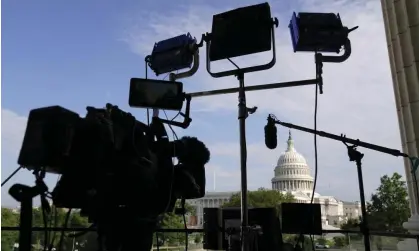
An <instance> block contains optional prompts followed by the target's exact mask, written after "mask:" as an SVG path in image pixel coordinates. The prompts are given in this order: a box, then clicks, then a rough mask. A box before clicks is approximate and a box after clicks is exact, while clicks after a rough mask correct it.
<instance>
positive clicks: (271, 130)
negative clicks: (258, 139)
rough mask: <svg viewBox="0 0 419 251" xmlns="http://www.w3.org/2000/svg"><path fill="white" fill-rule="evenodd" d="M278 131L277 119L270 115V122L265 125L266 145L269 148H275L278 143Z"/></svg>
mask: <svg viewBox="0 0 419 251" xmlns="http://www.w3.org/2000/svg"><path fill="white" fill-rule="evenodd" d="M276 132H277V131H276V126H275V121H274V120H273V119H272V118H271V117H268V123H267V124H266V126H265V145H266V147H267V148H269V149H275V148H276V146H277V144H278V140H277V135H276Z"/></svg>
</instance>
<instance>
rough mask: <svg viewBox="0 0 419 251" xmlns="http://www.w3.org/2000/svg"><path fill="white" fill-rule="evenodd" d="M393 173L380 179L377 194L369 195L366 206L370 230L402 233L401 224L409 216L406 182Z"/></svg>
mask: <svg viewBox="0 0 419 251" xmlns="http://www.w3.org/2000/svg"><path fill="white" fill-rule="evenodd" d="M401 178H402V176H401V175H400V174H398V173H393V175H392V176H391V177H389V176H387V175H384V176H383V177H381V179H380V181H381V184H380V186H379V187H378V188H377V190H376V191H377V192H376V193H375V194H372V195H371V202H369V203H368V205H367V211H368V223H369V227H370V229H371V230H377V231H383V230H385V231H391V232H404V231H405V230H404V229H403V226H402V225H403V222H406V221H407V220H408V218H409V216H410V210H409V201H408V194H407V189H406V182H405V181H403V180H401Z"/></svg>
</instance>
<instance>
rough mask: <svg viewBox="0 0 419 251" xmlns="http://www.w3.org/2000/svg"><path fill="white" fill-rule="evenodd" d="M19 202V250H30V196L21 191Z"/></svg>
mask: <svg viewBox="0 0 419 251" xmlns="http://www.w3.org/2000/svg"><path fill="white" fill-rule="evenodd" d="M22 197H23V198H22V200H21V202H20V229H19V251H31V247H32V196H31V195H30V192H29V189H28V191H22Z"/></svg>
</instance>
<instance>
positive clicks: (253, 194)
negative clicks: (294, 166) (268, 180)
mask: <svg viewBox="0 0 419 251" xmlns="http://www.w3.org/2000/svg"><path fill="white" fill-rule="evenodd" d="M240 196H241V193H236V194H233V196H231V198H230V201H229V202H227V203H225V204H224V205H223V207H240V204H241V197H240ZM247 202H248V205H249V206H250V207H275V208H277V210H278V213H279V212H280V209H281V208H280V206H281V203H284V202H294V196H292V195H291V194H283V193H281V192H279V191H276V190H268V189H265V188H259V189H258V190H256V191H249V192H248V193H247Z"/></svg>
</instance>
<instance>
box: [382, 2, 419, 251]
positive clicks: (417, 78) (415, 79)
mask: <svg viewBox="0 0 419 251" xmlns="http://www.w3.org/2000/svg"><path fill="white" fill-rule="evenodd" d="M381 6H382V11H383V18H384V27H385V33H386V40H387V45H388V46H387V48H388V55H389V59H390V69H391V75H392V78H393V88H394V96H395V101H396V102H395V105H396V109H397V117H398V120H399V128H400V136H401V141H402V148H403V152H404V153H407V154H409V155H410V156H419V35H418V34H419V1H418V0H398V1H394V0H393V1H390V0H381ZM404 169H405V172H406V181H407V182H406V183H407V189H408V193H409V201H410V210H411V217H410V218H409V220H408V221H407V222H405V223H404V224H403V227H404V228H406V229H407V230H408V231H409V232H410V233H412V234H419V194H418V191H417V187H418V186H419V184H418V183H419V179H418V180H416V181H415V179H414V175H413V172H412V169H411V164H410V162H409V160H408V159H405V162H404ZM415 175H416V177H419V169H418V170H416V172H415ZM398 248H399V250H418V246H417V244H416V241H415V240H413V239H412V240H406V241H402V242H400V243H399V245H398Z"/></svg>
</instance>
